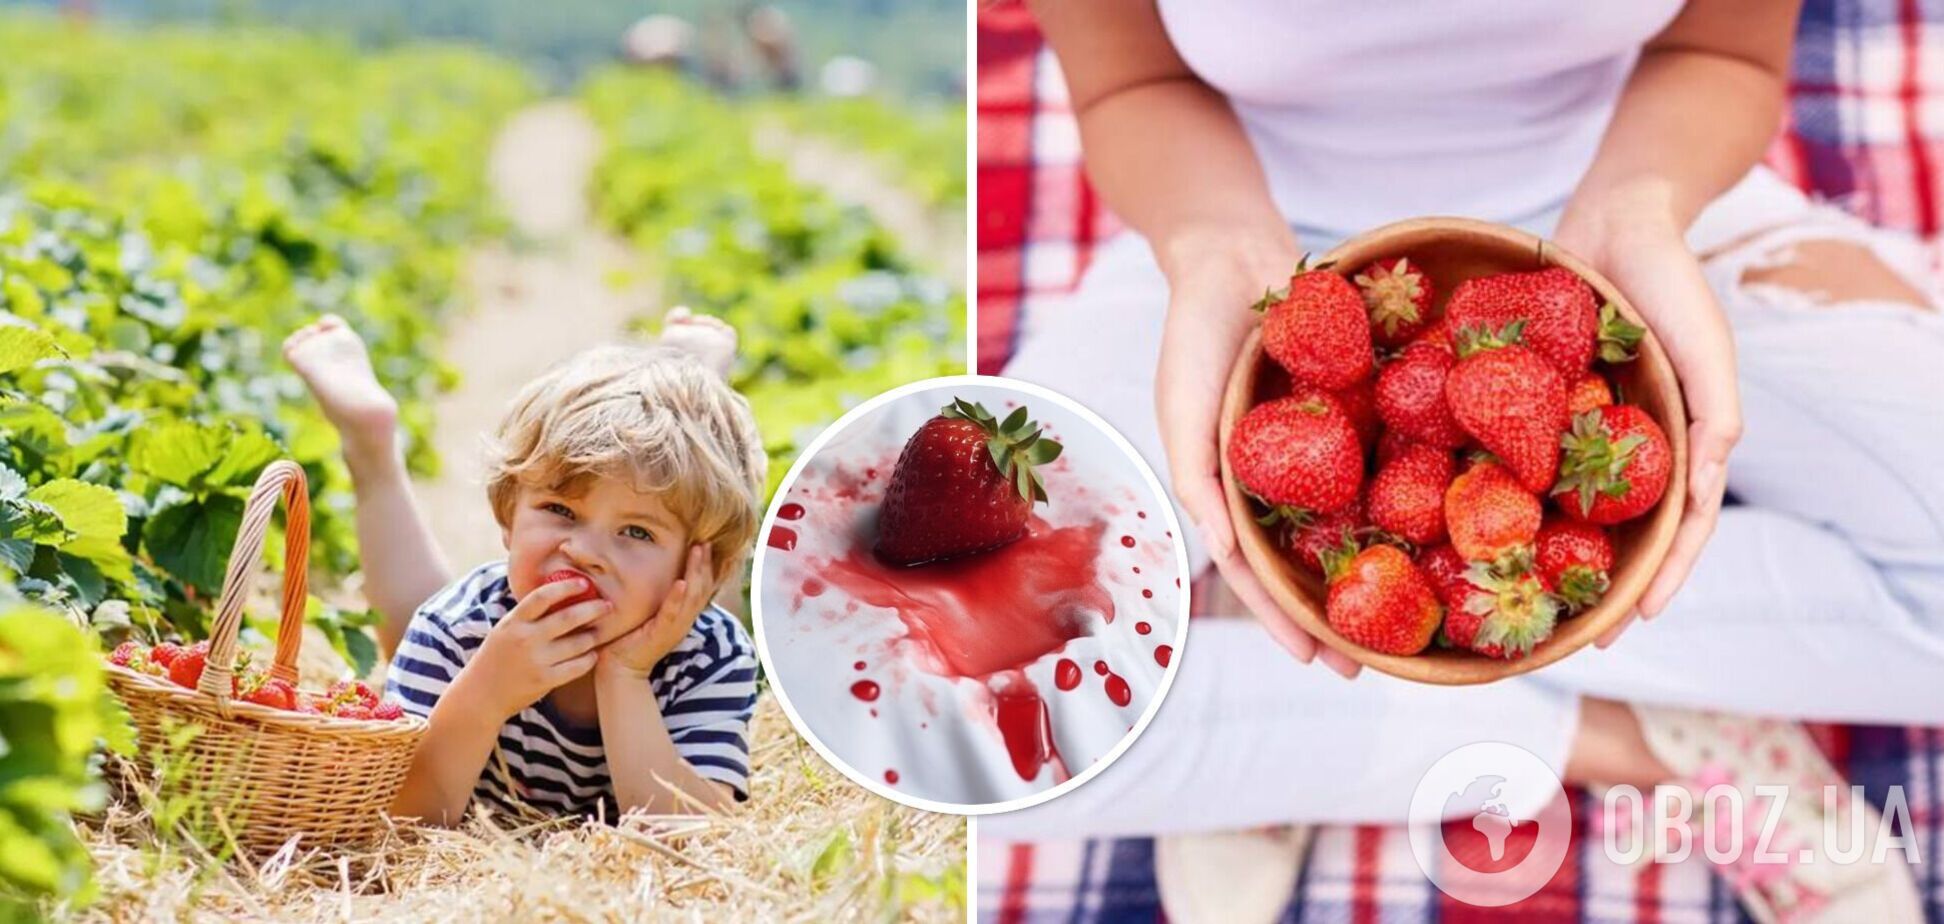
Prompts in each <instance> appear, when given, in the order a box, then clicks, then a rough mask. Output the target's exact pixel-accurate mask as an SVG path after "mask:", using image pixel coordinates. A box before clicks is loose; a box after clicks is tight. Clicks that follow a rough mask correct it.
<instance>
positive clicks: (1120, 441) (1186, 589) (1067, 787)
mask: <svg viewBox="0 0 1944 924" xmlns="http://www.w3.org/2000/svg"><path fill="white" fill-rule="evenodd" d="M968 385H969V386H977V387H982V388H999V389H1007V390H1012V391H1016V392H1021V393H1023V394H1026V395H1029V396H1031V397H1033V398H1035V399H1044V400H1047V401H1051V402H1053V403H1054V404H1056V405H1059V406H1060V407H1061V408H1062V409H1064V410H1066V411H1069V412H1071V413H1073V414H1075V415H1077V416H1078V417H1079V418H1080V419H1081V420H1082V421H1084V422H1086V423H1087V424H1088V425H1090V426H1092V427H1094V428H1095V429H1096V430H1098V431H1100V432H1101V433H1102V434H1103V435H1105V436H1106V437H1107V438H1108V440H1109V441H1111V442H1112V443H1113V444H1114V446H1115V447H1116V448H1118V449H1119V450H1120V451H1121V453H1122V454H1123V455H1125V456H1127V458H1128V459H1129V460H1130V461H1132V462H1133V463H1134V469H1135V471H1136V472H1138V473H1139V474H1140V476H1141V483H1142V484H1144V485H1146V486H1147V488H1148V490H1149V491H1151V492H1153V494H1154V496H1155V497H1156V498H1158V499H1159V500H1160V501H1161V503H1160V504H1159V506H1160V508H1161V515H1162V516H1163V517H1164V518H1165V519H1166V521H1167V525H1168V532H1170V533H1172V534H1173V535H1174V541H1173V542H1172V543H1171V544H1172V545H1173V546H1174V559H1175V571H1176V573H1178V574H1179V575H1180V576H1181V579H1182V584H1181V590H1182V593H1181V594H1180V597H1179V605H1178V608H1179V612H1178V613H1177V614H1176V620H1175V622H1176V626H1175V638H1174V654H1173V655H1172V656H1171V657H1169V659H1168V666H1167V667H1166V668H1165V669H1164V670H1163V671H1162V673H1161V683H1160V684H1159V685H1158V686H1156V687H1155V689H1154V697H1153V699H1152V700H1151V701H1149V703H1148V705H1147V709H1146V710H1144V711H1143V712H1142V713H1141V717H1140V718H1139V719H1138V720H1136V721H1135V723H1134V727H1133V729H1132V730H1130V731H1128V732H1127V733H1126V734H1124V735H1122V736H1121V739H1120V741H1118V742H1116V743H1115V745H1114V746H1113V747H1112V748H1110V749H1109V750H1108V751H1107V753H1106V755H1104V756H1102V757H1101V758H1100V759H1099V760H1096V761H1094V762H1093V765H1092V766H1090V767H1088V768H1087V769H1085V770H1082V771H1080V772H1079V773H1078V774H1075V775H1074V776H1072V777H1069V778H1068V779H1067V780H1066V781H1065V782H1062V783H1059V784H1057V785H1055V786H1052V787H1049V788H1047V789H1046V790H1044V791H1041V792H1036V793H1033V794H1031V795H1026V796H1020V797H1019V798H1017V799H1009V800H1006V801H1003V802H983V803H977V804H971V805H966V804H961V803H955V802H939V801H937V800H934V799H924V798H920V797H918V796H914V795H911V794H910V793H906V792H903V791H901V790H898V789H896V788H894V787H891V786H888V785H886V784H884V783H882V782H880V781H879V780H877V779H876V778H875V777H872V776H868V775H866V774H864V773H861V772H859V771H858V770H857V769H856V768H855V767H852V766H851V765H850V763H849V762H848V761H845V760H843V759H841V758H839V757H838V756H837V755H836V754H835V753H833V752H832V751H831V750H830V748H829V747H827V746H825V745H824V743H823V741H822V740H820V739H818V737H817V736H816V734H815V733H814V732H812V731H811V730H810V726H809V725H808V724H807V723H805V722H804V721H803V718H802V716H800V715H798V714H797V711H796V707H795V706H792V705H791V704H790V696H789V694H788V693H787V692H785V691H784V689H783V683H782V682H781V681H780V680H779V678H778V675H777V672H776V670H775V662H774V661H773V660H772V659H771V657H770V650H769V638H768V634H767V633H765V632H764V631H763V566H764V564H765V563H766V560H767V558H768V553H769V542H768V538H767V537H768V536H769V534H770V530H771V529H773V528H775V526H776V519H777V511H778V510H780V509H782V506H783V502H784V498H786V497H788V496H789V493H790V488H791V486H792V485H794V484H796V480H797V476H798V475H801V474H802V473H803V468H804V466H805V465H806V464H807V463H808V462H809V461H810V459H812V458H813V457H815V456H816V454H817V453H818V452H820V451H822V449H823V447H824V444H825V443H828V442H830V440H831V439H832V438H833V437H835V436H836V435H837V434H838V433H840V432H842V431H843V430H844V428H846V427H848V426H850V425H852V424H854V423H856V422H857V421H858V420H859V419H861V418H863V417H864V416H865V415H868V414H870V413H871V412H873V411H875V410H877V409H878V408H880V407H883V406H884V405H886V404H889V403H891V402H893V401H896V400H898V399H900V398H903V397H906V396H907V395H913V394H917V393H919V392H924V391H931V390H933V389H941V390H942V389H948V388H953V387H958V386H968ZM756 536H757V539H756V554H755V557H754V558H753V559H752V561H751V564H750V579H749V585H750V594H749V612H750V617H749V619H750V623H751V624H752V625H753V626H754V627H755V632H756V654H757V657H758V658H759V659H761V661H762V665H763V672H764V674H765V675H766V676H768V677H769V688H770V692H771V693H772V694H773V695H774V696H775V697H776V701H777V703H778V704H779V705H781V706H782V707H783V714H784V715H785V716H786V717H788V718H789V720H790V727H791V728H794V729H796V732H797V734H799V735H801V736H803V740H805V741H807V742H809V743H810V747H811V748H813V749H814V750H815V751H816V752H817V754H818V755H819V756H821V757H822V758H823V759H824V762H825V763H828V764H830V765H831V766H832V767H835V768H837V772H839V773H842V774H843V775H844V776H845V777H846V778H848V779H849V780H850V781H851V782H853V783H856V784H857V785H859V786H862V787H864V788H865V789H868V790H870V791H871V792H872V793H875V794H876V795H878V796H881V797H883V798H886V799H889V800H891V801H893V802H896V803H898V804H900V805H906V806H910V807H912V808H916V809H923V810H924V811H927V812H938V813H940V814H946V815H965V816H978V815H994V814H998V813H1001V812H1011V811H1016V810H1019V809H1023V808H1030V807H1032V806H1035V805H1038V804H1040V803H1042V802H1046V801H1048V800H1050V799H1056V798H1059V797H1060V796H1062V795H1064V794H1066V793H1068V792H1071V791H1073V790H1074V789H1076V788H1078V787H1080V786H1081V785H1083V784H1085V783H1086V782H1087V781H1088V780H1090V779H1093V778H1094V776H1095V775H1096V774H1098V773H1100V771H1102V770H1105V769H1107V768H1108V767H1109V766H1111V765H1112V764H1113V763H1114V761H1116V760H1118V759H1120V756H1121V754H1123V753H1125V752H1126V751H1127V749H1128V748H1130V747H1132V746H1133V745H1134V742H1135V740H1136V739H1138V738H1140V737H1141V734H1142V733H1143V732H1145V731H1147V727H1148V723H1149V722H1152V721H1153V720H1154V716H1155V713H1156V712H1158V711H1160V708H1161V704H1162V702H1163V701H1165V700H1166V699H1167V698H1168V689H1169V687H1171V686H1173V685H1174V678H1175V673H1176V672H1177V671H1179V670H1180V669H1181V664H1182V659H1183V658H1185V657H1186V656H1187V645H1188V610H1189V601H1190V598H1191V597H1192V596H1193V589H1192V587H1191V586H1190V585H1192V584H1193V583H1194V582H1193V581H1190V580H1189V574H1188V547H1187V545H1186V544H1185V543H1184V541H1183V539H1182V532H1181V522H1180V520H1179V519H1178V518H1177V517H1176V516H1175V505H1174V498H1173V497H1172V496H1171V495H1170V494H1169V493H1168V492H1167V491H1165V490H1163V489H1162V487H1161V481H1160V479H1158V478H1156V477H1155V476H1154V469H1153V468H1152V467H1150V466H1149V465H1148V464H1147V460H1146V459H1143V458H1141V454H1140V453H1139V452H1136V451H1135V450H1134V445H1133V444H1132V443H1129V442H1128V441H1127V437H1125V436H1122V435H1121V433H1120V431H1119V430H1116V429H1114V428H1113V427H1112V426H1110V425H1109V424H1108V423H1107V421H1105V420H1103V419H1101V417H1100V415H1098V414H1095V413H1094V412H1093V411H1092V410H1090V409H1088V408H1087V407H1086V406H1084V405H1082V404H1080V403H1079V402H1078V401H1075V400H1073V399H1072V398H1069V397H1067V396H1066V395H1062V394H1060V393H1059V392H1056V391H1053V390H1051V389H1048V388H1045V387H1043V386H1040V385H1035V384H1033V383H1031V382H1023V381H1020V380H1018V379H1009V378H1006V377H1004V376H997V375H947V376H939V377H937V378H930V379H921V380H919V381H916V382H909V383H906V384H904V385H900V386H898V387H896V388H893V389H891V390H889V391H885V392H882V393H880V394H878V395H876V396H874V397H872V398H869V399H867V400H865V401H864V402H862V403H860V404H858V405H857V406H856V407H853V408H851V409H850V410H848V411H845V412H844V413H843V415H842V416H840V417H838V418H837V419H836V420H835V421H832V422H831V423H830V425H829V426H826V427H824V429H823V431H822V432H820V433H818V434H817V436H816V438H815V439H813V440H811V441H810V445H808V446H806V447H804V448H803V449H802V450H801V451H799V452H798V453H797V458H796V461H795V462H793V463H791V464H790V470H789V472H788V473H786V474H785V475H784V476H783V480H782V481H780V482H778V483H777V486H776V492H775V494H773V495H772V496H771V498H770V505H769V510H767V511H765V512H764V514H763V523H762V528H761V529H760V530H759V531H758V532H757V534H756Z"/></svg>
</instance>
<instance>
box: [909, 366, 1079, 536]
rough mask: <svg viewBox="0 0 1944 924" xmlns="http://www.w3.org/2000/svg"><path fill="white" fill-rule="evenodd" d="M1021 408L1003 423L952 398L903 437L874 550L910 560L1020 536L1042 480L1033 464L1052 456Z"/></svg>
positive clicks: (1051, 446) (1041, 493)
mask: <svg viewBox="0 0 1944 924" xmlns="http://www.w3.org/2000/svg"><path fill="white" fill-rule="evenodd" d="M1059 455H1060V444H1059V443H1056V442H1054V441H1052V440H1050V439H1045V438H1043V437H1041V436H1040V431H1039V428H1038V427H1037V426H1036V425H1035V424H1034V423H1033V421H1031V420H1028V419H1027V412H1026V408H1024V407H1020V408H1019V409H1017V410H1015V411H1013V412H1012V414H1011V415H1009V416H1008V417H1007V418H1006V419H1005V421H1004V422H1001V421H1000V420H998V419H997V418H995V417H993V416H992V413H991V412H990V411H987V410H986V409H985V407H984V406H983V405H979V404H973V403H971V402H968V401H965V400H963V399H955V400H953V402H952V403H951V404H950V405H948V406H946V407H945V408H944V409H943V410H941V411H940V412H939V414H938V416H936V417H933V418H932V419H930V420H927V421H925V423H924V424H923V425H921V426H920V427H919V428H918V432H916V433H913V434H912V435H911V439H910V440H908V441H906V442H905V447H904V452H903V453H902V454H900V455H899V456H898V465H897V468H896V469H894V470H893V471H892V472H891V487H890V489H889V490H887V491H886V492H885V494H884V504H883V506H882V507H880V508H879V509H878V538H877V554H878V557H879V558H882V559H884V560H885V561H887V562H890V563H891V564H894V565H917V564H923V563H925V562H929V561H937V560H939V559H943V558H952V557H955V556H959V555H970V554H972V553H974V552H984V551H987V550H989V549H995V548H998V547H999V546H1002V545H1005V544H1007V543H1009V542H1012V541H1013V540H1015V539H1018V538H1019V537H1021V536H1024V535H1026V521H1027V520H1028V519H1029V518H1030V517H1031V515H1032V512H1033V504H1035V503H1038V502H1044V501H1046V500H1047V497H1046V483H1045V481H1043V480H1042V479H1041V477H1040V474H1039V471H1038V470H1037V469H1036V468H1035V467H1034V466H1038V465H1045V464H1046V463H1049V462H1052V461H1053V460H1054V459H1056V458H1059Z"/></svg>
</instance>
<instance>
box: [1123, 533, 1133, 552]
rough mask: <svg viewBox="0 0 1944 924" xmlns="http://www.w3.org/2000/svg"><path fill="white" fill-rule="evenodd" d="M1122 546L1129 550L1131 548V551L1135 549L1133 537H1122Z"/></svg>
mask: <svg viewBox="0 0 1944 924" xmlns="http://www.w3.org/2000/svg"><path fill="white" fill-rule="evenodd" d="M1121 545H1123V546H1125V547H1127V548H1130V549H1131V548H1133V547H1134V537H1133V536H1122V537H1121Z"/></svg>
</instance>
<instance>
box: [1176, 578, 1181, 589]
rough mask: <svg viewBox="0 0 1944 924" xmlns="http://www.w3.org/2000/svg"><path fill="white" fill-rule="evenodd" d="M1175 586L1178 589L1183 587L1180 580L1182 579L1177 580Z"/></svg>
mask: <svg viewBox="0 0 1944 924" xmlns="http://www.w3.org/2000/svg"><path fill="white" fill-rule="evenodd" d="M1175 586H1176V587H1180V586H1181V579H1180V578H1175Z"/></svg>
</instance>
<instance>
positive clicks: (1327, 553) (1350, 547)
mask: <svg viewBox="0 0 1944 924" xmlns="http://www.w3.org/2000/svg"><path fill="white" fill-rule="evenodd" d="M1362 551H1363V546H1361V545H1359V544H1358V542H1357V540H1356V539H1355V537H1352V536H1349V535H1345V536H1344V537H1343V544H1342V545H1339V546H1337V547H1335V548H1330V549H1324V550H1323V551H1321V552H1318V553H1317V555H1316V558H1317V561H1319V562H1321V563H1322V564H1323V582H1324V583H1326V584H1334V583H1336V582H1337V581H1338V580H1339V579H1340V578H1342V577H1343V576H1344V575H1345V574H1348V573H1349V572H1350V563H1351V562H1352V561H1355V560H1356V558H1357V555H1358V553H1360V552H1362Z"/></svg>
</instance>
